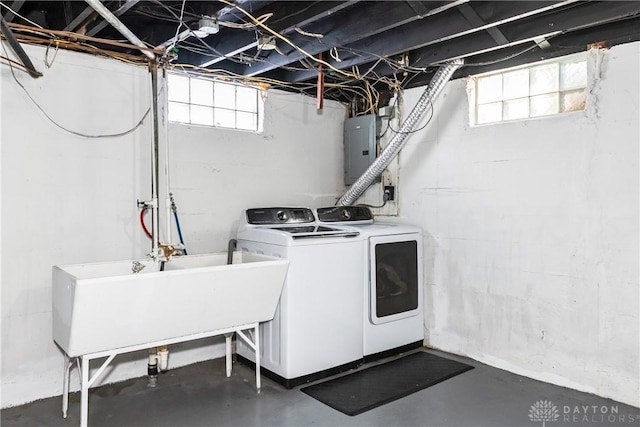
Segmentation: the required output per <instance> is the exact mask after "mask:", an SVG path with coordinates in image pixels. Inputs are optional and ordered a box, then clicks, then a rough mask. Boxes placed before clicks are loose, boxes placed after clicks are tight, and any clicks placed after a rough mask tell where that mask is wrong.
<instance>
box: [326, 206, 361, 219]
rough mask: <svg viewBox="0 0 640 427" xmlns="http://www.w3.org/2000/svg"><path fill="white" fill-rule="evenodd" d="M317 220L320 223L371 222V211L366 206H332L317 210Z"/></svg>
mask: <svg viewBox="0 0 640 427" xmlns="http://www.w3.org/2000/svg"><path fill="white" fill-rule="evenodd" d="M317 212H318V220H320V221H321V222H355V221H372V220H373V214H372V213H371V209H369V208H367V207H366V206H332V207H330V208H318V210H317Z"/></svg>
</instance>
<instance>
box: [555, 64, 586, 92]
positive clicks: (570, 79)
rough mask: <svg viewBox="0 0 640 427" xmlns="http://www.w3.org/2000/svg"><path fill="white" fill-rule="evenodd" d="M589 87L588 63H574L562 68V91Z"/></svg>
mask: <svg viewBox="0 0 640 427" xmlns="http://www.w3.org/2000/svg"><path fill="white" fill-rule="evenodd" d="M586 86H587V62H586V61H581V62H572V63H568V64H562V65H561V66H560V90H567V89H577V88H581V87H586Z"/></svg>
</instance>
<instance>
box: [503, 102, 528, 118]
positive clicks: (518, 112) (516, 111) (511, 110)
mask: <svg viewBox="0 0 640 427" xmlns="http://www.w3.org/2000/svg"><path fill="white" fill-rule="evenodd" d="M502 108H503V112H502V119H503V120H515V119H524V118H527V117H529V98H520V99H512V100H510V101H504V105H503V107H502Z"/></svg>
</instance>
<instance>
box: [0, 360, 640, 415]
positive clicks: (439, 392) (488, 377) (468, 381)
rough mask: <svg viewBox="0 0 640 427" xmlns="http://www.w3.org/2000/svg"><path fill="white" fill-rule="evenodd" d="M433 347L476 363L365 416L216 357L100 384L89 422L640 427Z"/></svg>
mask: <svg viewBox="0 0 640 427" xmlns="http://www.w3.org/2000/svg"><path fill="white" fill-rule="evenodd" d="M428 351H429V350H428ZM431 352H432V353H434V354H437V355H440V356H444V357H449V358H451V359H454V360H459V361H461V362H464V363H468V364H470V365H473V366H474V367H475V369H473V370H471V371H468V372H465V373H463V374H461V375H458V376H456V377H454V378H451V379H449V380H447V381H444V382H442V383H440V384H437V385H434V386H432V387H429V388H427V389H424V390H421V391H419V392H417V393H414V394H412V395H410V396H407V397H404V398H402V399H399V400H397V401H394V402H391V403H388V404H386V405H383V406H381V407H378V408H375V409H372V410H370V411H368V412H365V413H363V414H360V415H357V416H355V417H350V416H348V415H344V414H342V413H341V412H338V411H336V410H334V409H332V408H330V407H328V406H325V405H324V404H322V403H320V402H318V401H316V400H314V399H313V398H311V397H309V396H307V395H306V394H304V393H302V392H301V391H300V390H299V388H296V389H292V390H287V389H285V388H284V387H282V386H280V385H279V384H277V383H275V382H273V381H271V380H269V379H268V378H265V377H263V378H262V379H263V387H262V391H261V393H260V394H256V392H255V388H254V387H255V376H254V372H253V371H252V370H251V369H249V368H247V367H246V366H243V365H242V364H240V363H235V364H234V372H233V375H232V376H231V378H226V377H225V375H224V360H223V359H216V360H212V361H207V362H202V363H197V364H194V365H190V366H186V367H183V368H177V369H173V370H171V371H169V372H167V373H164V374H162V375H161V376H160V377H159V382H158V386H157V387H156V388H147V386H146V384H147V383H146V378H137V379H132V380H128V381H124V382H121V383H117V384H112V385H107V386H102V387H98V388H95V389H91V391H90V393H89V402H90V403H89V426H90V427H103V426H104V427H107V426H111V427H114V426H117V427H129V426H131V427H134V426H135V427H146V426H153V427H163V426H166V427H205V426H295V427H298V426H300V427H302V426H314V427H315V426H318V427H320V426H331V427H333V426H367V427H368V426H380V427H390V426H398V427H409V426H420V427H423V426H469V427H471V426H472V427H480V426H491V427H499V426H510V427H511V426H529V427H532V426H543V427H555V426H616V427H618V426H640V409H638V408H634V407H631V406H627V405H623V404H621V403H617V402H614V401H612V400H607V399H603V398H600V397H597V396H594V395H591V394H587V393H581V392H578V391H575V390H570V389H566V388H563V387H558V386H554V385H550V384H545V383H542V382H539V381H535V380H532V379H529V378H526V377H522V376H519V375H515V374H512V373H509V372H506V371H502V370H499V369H495V368H492V367H489V366H486V365H483V364H480V363H478V362H475V361H473V360H469V359H465V358H461V357H457V356H453V355H448V354H446V353H441V352H437V351H431ZM367 366H368V365H367ZM79 399H80V396H79V393H72V394H71V396H70V403H69V416H68V418H66V419H63V418H62V415H61V410H60V408H61V401H62V399H61V397H55V398H49V399H43V400H39V401H36V402H33V403H29V404H26V405H22V406H18V407H13V408H7V409H3V410H2V416H1V425H2V427H40V426H46V427H57V426H61V427H69V426H78V425H79V416H80V403H79ZM542 400H544V401H550V402H552V404H553V405H555V406H556V408H557V411H558V412H557V413H558V415H559V416H558V419H557V420H554V421H547V422H546V423H545V424H546V425H544V424H543V423H542V421H532V420H530V419H529V411H530V409H531V408H532V406H533V405H535V404H536V402H539V401H542ZM567 412H568V413H567Z"/></svg>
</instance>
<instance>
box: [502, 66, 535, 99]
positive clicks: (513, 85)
mask: <svg viewBox="0 0 640 427" xmlns="http://www.w3.org/2000/svg"><path fill="white" fill-rule="evenodd" d="M502 93H503V95H502V96H503V99H514V98H522V97H524V96H529V70H527V69H524V70H518V71H511V72H509V73H504V74H503V80H502Z"/></svg>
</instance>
